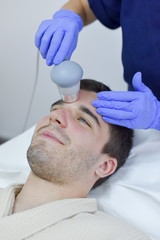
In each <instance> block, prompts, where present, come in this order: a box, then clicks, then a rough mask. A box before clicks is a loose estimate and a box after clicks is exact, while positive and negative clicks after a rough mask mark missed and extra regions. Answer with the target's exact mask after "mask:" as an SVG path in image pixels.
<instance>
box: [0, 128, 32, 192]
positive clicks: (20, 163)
mask: <svg viewBox="0 0 160 240" xmlns="http://www.w3.org/2000/svg"><path fill="white" fill-rule="evenodd" d="M34 129H35V126H33V127H32V128H30V129H28V130H27V131H25V132H24V133H22V134H20V135H19V136H17V137H15V138H13V139H11V140H9V141H7V142H5V143H4V144H2V145H0V188H5V187H6V186H8V185H9V184H12V183H24V182H25V180H26V179H27V177H28V174H29V172H30V168H29V165H28V162H27V158H26V152H27V149H28V147H29V145H30V143H31V139H32V135H33V132H34Z"/></svg>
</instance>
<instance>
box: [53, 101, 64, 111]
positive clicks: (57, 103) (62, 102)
mask: <svg viewBox="0 0 160 240" xmlns="http://www.w3.org/2000/svg"><path fill="white" fill-rule="evenodd" d="M55 105H64V101H63V100H58V101H57V102H54V103H53V104H52V105H51V108H50V109H51V110H52V107H53V106H55Z"/></svg>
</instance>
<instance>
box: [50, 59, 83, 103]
mask: <svg viewBox="0 0 160 240" xmlns="http://www.w3.org/2000/svg"><path fill="white" fill-rule="evenodd" d="M82 76H83V70H82V68H81V66H80V65H79V64H77V63H76V62H72V61H69V60H65V61H63V62H61V63H60V64H59V65H56V66H54V67H53V68H52V70H51V79H52V81H53V82H54V83H56V84H57V87H58V90H59V93H60V95H61V97H62V100H63V101H64V102H68V103H70V102H75V101H76V100H77V99H78V93H79V89H80V80H81V78H82Z"/></svg>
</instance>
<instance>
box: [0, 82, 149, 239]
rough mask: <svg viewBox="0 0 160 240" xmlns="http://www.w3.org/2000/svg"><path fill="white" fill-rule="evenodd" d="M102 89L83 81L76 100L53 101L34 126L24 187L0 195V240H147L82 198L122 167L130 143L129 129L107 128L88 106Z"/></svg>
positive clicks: (94, 203)
mask: <svg viewBox="0 0 160 240" xmlns="http://www.w3.org/2000/svg"><path fill="white" fill-rule="evenodd" d="M100 89H101V90H105V91H107V90H109V89H108V88H107V87H106V86H105V85H103V84H101V83H98V82H96V81H93V80H82V81H81V90H80V94H79V99H78V101H77V102H74V103H70V104H67V103H64V102H63V101H62V100H60V101H58V102H56V103H54V104H53V105H52V107H51V111H50V114H49V116H46V117H45V118H43V119H42V120H40V121H39V123H38V124H37V127H36V129H35V132H34V135H33V138H32V142H31V145H30V147H29V149H28V151H27V158H28V163H29V165H30V167H31V173H30V175H29V177H28V179H27V181H26V183H25V184H24V185H23V186H21V185H14V186H9V187H8V188H7V189H5V190H3V191H1V192H0V216H1V218H0V239H1V240H3V239H5V240H6V239H7V240H9V239H32V240H33V239H37V240H39V239H66V240H68V239H70V240H71V239H74V240H75V239H97V240H99V239H105V240H106V239H109V240H112V239H114V240H115V239H118V240H121V239H123V240H131V239H132V240H134V239H135V240H137V239H141V240H148V239H149V238H148V237H147V236H145V235H144V234H143V233H142V232H140V231H139V230H137V229H135V228H133V227H131V226H129V225H126V224H125V223H123V222H121V221H119V220H117V219H114V218H113V217H111V216H109V215H107V214H104V213H103V212H100V211H98V210H97V206H96V200H95V199H87V198H86V196H87V195H88V193H89V191H90V189H91V188H92V187H93V186H94V185H95V183H96V182H97V181H99V180H100V179H101V178H105V177H108V176H110V175H111V174H113V173H114V172H115V171H116V169H118V168H119V167H120V166H121V165H122V164H123V163H124V161H125V159H126V157H127V156H128V154H129V150H130V148H131V145H132V130H130V129H126V128H124V127H119V126H111V125H109V124H107V123H106V122H104V121H103V120H102V118H101V117H100V115H99V114H97V113H96V109H95V108H94V107H93V106H92V105H91V103H92V101H93V100H94V99H95V98H96V93H97V92H99V90H100ZM115 140H116V142H114V141H115ZM122 147H123V148H124V149H123V148H122ZM121 148H122V149H121Z"/></svg>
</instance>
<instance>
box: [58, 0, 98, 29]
mask: <svg viewBox="0 0 160 240" xmlns="http://www.w3.org/2000/svg"><path fill="white" fill-rule="evenodd" d="M62 9H68V10H71V11H73V12H75V13H77V14H78V15H79V16H80V17H81V19H82V21H83V26H85V25H88V24H90V23H92V22H94V21H95V20H96V17H95V15H94V13H93V12H92V10H91V9H90V7H89V3H88V0H70V1H69V2H67V3H66V4H65V5H63V7H62Z"/></svg>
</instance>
